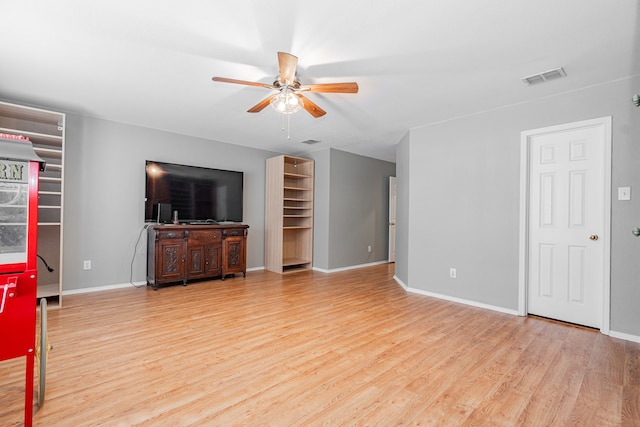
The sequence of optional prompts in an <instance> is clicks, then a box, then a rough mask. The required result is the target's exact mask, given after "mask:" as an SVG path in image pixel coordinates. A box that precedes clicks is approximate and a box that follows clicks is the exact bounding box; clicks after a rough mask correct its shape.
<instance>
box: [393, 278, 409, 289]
mask: <svg viewBox="0 0 640 427" xmlns="http://www.w3.org/2000/svg"><path fill="white" fill-rule="evenodd" d="M393 280H395V281H396V282H397V283H398V284H399V285H400V286H402V288H403V289H404V290H405V291H407V292H408V291H409V287H408V286H407V285H406V284H405V283H404V282H403V281H402V280H400V278H399V277H398V276H396V275H395V274H394V275H393Z"/></svg>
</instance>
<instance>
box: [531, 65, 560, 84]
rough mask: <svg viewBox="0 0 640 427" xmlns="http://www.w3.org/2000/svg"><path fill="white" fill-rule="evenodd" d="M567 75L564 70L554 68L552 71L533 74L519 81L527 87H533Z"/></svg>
mask: <svg viewBox="0 0 640 427" xmlns="http://www.w3.org/2000/svg"><path fill="white" fill-rule="evenodd" d="M566 75H567V73H566V72H565V71H564V68H562V67H560V68H555V69H553V70H549V71H545V72H544V73H538V74H533V75H531V76H527V77H523V78H522V79H521V80H522V81H523V82H525V83H526V84H528V85H535V84H538V83H544V82H548V81H549V80H555V79H559V78H560V77H565V76H566Z"/></svg>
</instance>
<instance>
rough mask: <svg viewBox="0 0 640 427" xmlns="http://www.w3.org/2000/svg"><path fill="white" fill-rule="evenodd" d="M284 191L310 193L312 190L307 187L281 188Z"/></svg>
mask: <svg viewBox="0 0 640 427" xmlns="http://www.w3.org/2000/svg"><path fill="white" fill-rule="evenodd" d="M283 188H284V189H285V190H293V191H311V190H313V189H312V188H309V187H291V186H286V187H283Z"/></svg>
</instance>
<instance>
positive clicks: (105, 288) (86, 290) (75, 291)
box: [62, 282, 147, 296]
mask: <svg viewBox="0 0 640 427" xmlns="http://www.w3.org/2000/svg"><path fill="white" fill-rule="evenodd" d="M146 286H147V282H133V283H120V284H117V285H105V286H95V287H92V288H81V289H69V290H66V291H62V295H63V296H65V295H76V294H87V293H91V292H101V291H111V290H114V289H123V288H141V287H146Z"/></svg>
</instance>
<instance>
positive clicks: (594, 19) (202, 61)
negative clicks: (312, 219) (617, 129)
mask: <svg viewBox="0 0 640 427" xmlns="http://www.w3.org/2000/svg"><path fill="white" fill-rule="evenodd" d="M638 10H639V2H638V1H637V0H615V1H611V0H536V1H531V0H510V1H509V0H447V1H443V0H438V1H435V0H423V1H418V0H413V1H400V0H395V1H392V0H368V1H364V0H363V1H354V0H351V1H345V0H341V1H338V0H324V1H318V2H310V1H304V0H297V1H295V0H245V1H214V0H181V1H170V0H127V1H123V0H108V1H107V0H92V1H86V0H57V1H50V0H40V1H37V0H0V16H1V20H2V25H0V61H1V64H0V98H3V99H7V100H12V101H19V102H23V103H28V104H34V105H39V106H45V107H48V108H56V109H60V110H62V111H66V112H75V113H80V114H84V115H88V116H93V117H99V118H104V119H109V120H114V121H118V122H123V123H130V124H135V125H140V126H145V127H150V128H155V129H161V130H165V131H170V132H175V133H178V134H184V135H192V136H197V137H202V138H207V139H212V140H218V141H223V142H228V143H231V144H239V145H245V146H250V147H257V148H263V149H267V150H273V151H278V152H282V153H288V154H303V153H304V152H305V151H306V150H316V149H319V148H326V147H335V148H338V149H341V150H345V151H349V152H353V153H356V154H361V155H365V156H369V157H374V158H378V159H383V160H389V161H395V144H397V142H398V141H399V140H400V138H402V136H403V135H404V134H405V133H406V132H407V131H408V130H409V129H411V128H414V127H419V126H424V125H429V124H432V123H436V122H440V121H443V120H449V119H452V118H455V117H460V116H465V115H470V114H474V113H478V112H481V111H486V110H491V109H495V108H500V107H503V106H506V105H512V104H517V103H522V102H527V101H528V100H532V99H536V98H541V97H546V96H550V95H553V94H555V93H561V92H567V91H573V90H577V89H580V88H584V87H588V86H593V85H598V84H601V83H604V82H608V81H612V80H616V79H620V78H625V77H627V76H630V75H635V74H639V73H640V59H639V58H640V57H639V55H638V53H637V51H638V49H639V46H638V38H639V33H638V30H637V26H638V20H639V12H638ZM278 51H284V52H289V53H292V54H294V55H296V56H298V58H299V64H298V76H299V79H300V80H301V82H302V83H303V84H304V83H332V82H349V81H356V82H358V84H359V86H360V91H359V93H357V94H331V93H329V94H316V93H312V94H308V95H307V96H308V98H309V99H311V100H312V101H313V102H315V103H316V104H318V105H319V106H320V107H322V108H323V109H324V110H326V111H327V114H326V115H325V116H323V117H321V118H318V119H314V118H312V117H311V116H310V115H309V114H308V113H306V112H304V111H301V112H298V113H297V114H295V115H293V116H291V122H290V138H291V139H290V140H287V131H286V130H285V131H284V132H283V131H282V125H283V122H282V119H281V116H279V115H278V114H277V113H276V112H275V111H273V110H272V109H271V108H269V107H268V108H266V109H265V110H263V111H262V112H261V113H257V114H250V113H247V112H246V110H247V109H249V108H250V107H252V106H253V105H255V104H256V103H258V102H259V101H261V100H262V99H264V98H266V97H267V96H268V95H269V94H270V93H271V92H270V91H269V90H268V89H264V88H259V87H250V86H241V85H234V84H228V83H216V82H212V81H211V77H213V76H221V77H229V78H235V79H241V80H250V81H257V82H264V83H272V82H273V80H274V78H275V77H276V75H277V74H278V64H277V57H276V52H278ZM556 67H564V69H565V70H566V72H567V74H568V76H567V77H566V78H563V79H559V80H554V81H550V82H548V83H544V84H541V85H535V86H527V85H525V84H524V83H523V82H522V81H521V80H520V79H521V78H522V77H525V76H527V75H531V74H535V73H539V72H543V71H547V70H549V69H553V68H556ZM631 96H632V94H629V98H630V99H631ZM285 127H286V124H285ZM307 139H316V140H320V141H322V142H321V143H318V144H316V145H313V146H307V145H304V144H301V143H300V142H301V141H303V140H307Z"/></svg>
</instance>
